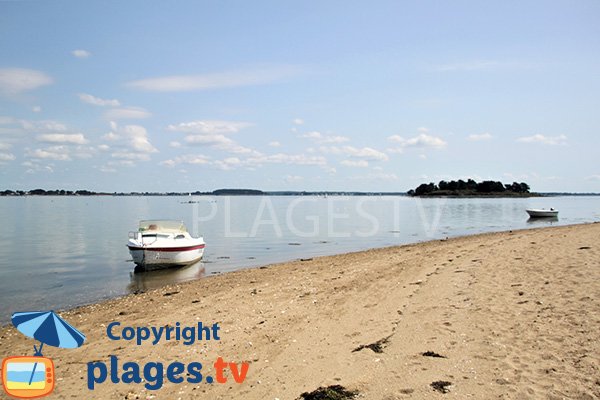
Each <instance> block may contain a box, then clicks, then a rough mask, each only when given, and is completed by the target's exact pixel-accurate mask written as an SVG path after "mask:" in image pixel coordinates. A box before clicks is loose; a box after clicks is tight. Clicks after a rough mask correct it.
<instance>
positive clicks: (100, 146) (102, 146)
mask: <svg viewBox="0 0 600 400" xmlns="http://www.w3.org/2000/svg"><path fill="white" fill-rule="evenodd" d="M96 148H97V149H98V150H100V151H109V150H110V146H109V145H107V144H100V145H98V146H97V147H96Z"/></svg>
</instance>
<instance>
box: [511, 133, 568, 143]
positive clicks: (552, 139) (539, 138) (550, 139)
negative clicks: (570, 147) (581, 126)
mask: <svg viewBox="0 0 600 400" xmlns="http://www.w3.org/2000/svg"><path fill="white" fill-rule="evenodd" d="M517 142H521V143H541V144H547V145H551V146H556V145H563V144H567V137H566V136H565V135H559V136H544V135H540V134H537V135H533V136H523V137H520V138H518V139H517Z"/></svg>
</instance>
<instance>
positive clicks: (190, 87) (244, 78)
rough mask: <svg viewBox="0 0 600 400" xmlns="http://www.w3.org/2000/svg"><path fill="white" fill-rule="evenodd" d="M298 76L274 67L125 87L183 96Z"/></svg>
mask: <svg viewBox="0 0 600 400" xmlns="http://www.w3.org/2000/svg"><path fill="white" fill-rule="evenodd" d="M301 72H302V69H301V68H299V67H295V66H276V67H264V68H254V69H248V70H243V71H226V72H215V73H208V74H199V75H172V76H164V77H158V78H149V79H141V80H137V81H132V82H129V83H127V86H129V87H131V88H134V89H140V90H146V91H154V92H186V91H195V90H208V89H221V88H233V87H242V86H256V85H265V84H269V83H274V82H278V81H282V80H286V79H289V78H292V77H294V76H296V75H298V74H300V73H301Z"/></svg>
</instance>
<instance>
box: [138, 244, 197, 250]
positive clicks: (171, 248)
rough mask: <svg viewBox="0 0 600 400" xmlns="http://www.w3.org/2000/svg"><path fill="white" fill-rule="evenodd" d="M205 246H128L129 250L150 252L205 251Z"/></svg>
mask: <svg viewBox="0 0 600 400" xmlns="http://www.w3.org/2000/svg"><path fill="white" fill-rule="evenodd" d="M204 246H205V245H204V244H199V245H196V246H185V247H135V246H127V247H129V250H148V251H189V250H198V249H203V248H204Z"/></svg>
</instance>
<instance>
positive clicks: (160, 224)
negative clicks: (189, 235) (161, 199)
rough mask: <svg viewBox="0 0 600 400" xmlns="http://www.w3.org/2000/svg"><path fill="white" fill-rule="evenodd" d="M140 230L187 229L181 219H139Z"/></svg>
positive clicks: (175, 230) (169, 230)
mask: <svg viewBox="0 0 600 400" xmlns="http://www.w3.org/2000/svg"><path fill="white" fill-rule="evenodd" d="M139 230H140V232H153V231H154V232H158V231H160V232H173V233H179V232H187V229H186V227H185V225H184V224H183V222H182V221H173V220H163V219H156V220H146V221H140V229H139Z"/></svg>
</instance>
